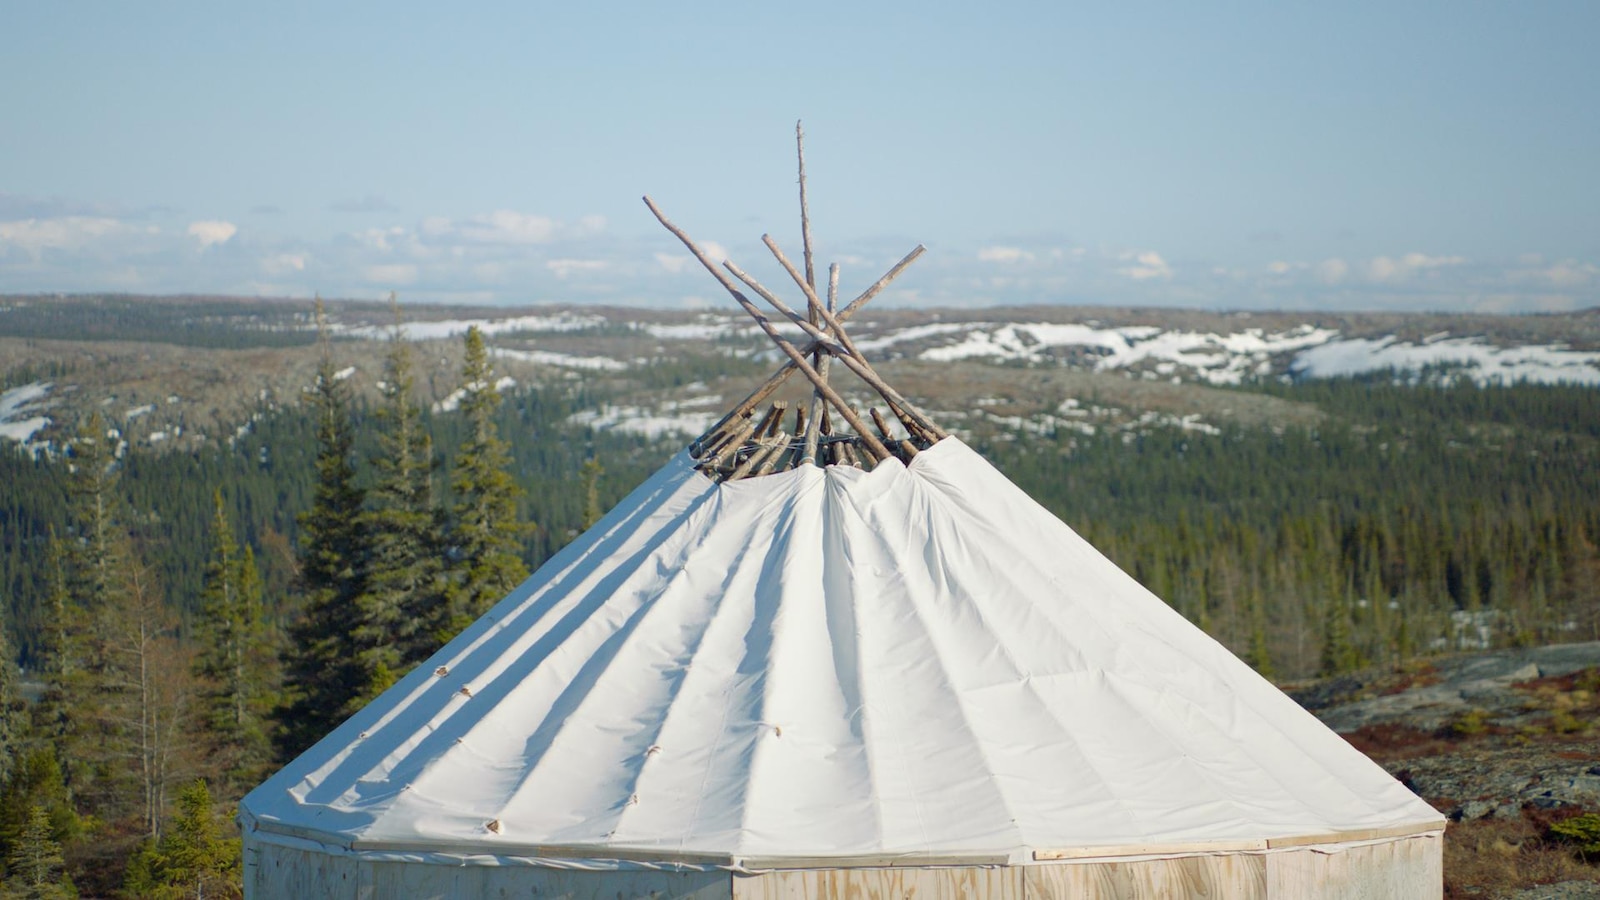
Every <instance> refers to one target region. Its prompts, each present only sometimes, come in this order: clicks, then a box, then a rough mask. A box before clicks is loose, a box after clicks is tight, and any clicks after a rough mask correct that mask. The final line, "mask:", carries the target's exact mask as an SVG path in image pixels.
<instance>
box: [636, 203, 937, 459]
mask: <svg viewBox="0 0 1600 900" xmlns="http://www.w3.org/2000/svg"><path fill="white" fill-rule="evenodd" d="M644 199H645V203H646V204H649V203H650V198H649V197H646V198H644ZM926 249H927V248H925V247H923V246H922V245H921V244H918V245H917V246H916V247H915V248H913V249H912V251H911V252H910V253H907V254H906V255H905V256H904V257H902V258H901V259H900V261H899V262H897V263H895V264H894V266H892V267H891V268H890V269H889V271H888V272H885V273H884V275H883V277H882V278H879V279H878V280H877V281H875V282H873V284H872V286H871V287H869V288H867V289H866V290H864V291H862V292H861V293H860V294H859V295H858V296H857V297H856V298H855V299H854V300H852V301H850V303H849V305H847V306H845V308H844V309H841V310H839V313H838V315H837V316H836V318H837V319H838V320H839V321H840V322H847V321H849V320H850V317H851V316H854V315H855V314H856V313H857V312H858V311H860V309H861V307H863V306H866V305H867V303H868V302H869V301H871V300H872V298H874V297H876V296H878V295H879V294H880V293H882V292H883V290H884V288H886V287H888V286H889V284H890V283H891V282H893V281H894V280H895V279H896V278H898V277H900V273H901V272H904V271H905V270H906V269H907V268H908V267H910V265H911V264H912V263H913V262H916V260H917V257H919V256H921V255H922V254H923V253H924V252H926ZM818 349H820V348H819V347H818V346H817V343H816V342H815V341H812V342H811V343H810V344H808V345H807V346H806V349H805V353H806V355H807V356H810V355H812V354H813V353H815V352H817V350H818ZM796 371H797V369H796V368H795V365H794V363H792V362H789V361H787V360H785V361H784V363H783V365H781V366H779V367H778V370H777V371H776V372H773V373H772V374H771V375H769V376H768V377H767V380H766V381H764V382H762V383H761V386H760V387H758V388H756V389H755V390H753V391H751V392H750V395H749V396H747V397H745V398H744V400H743V401H741V402H740V403H739V404H738V405H737V406H735V407H734V408H733V409H731V410H729V411H728V412H727V414H726V415H724V416H723V417H722V418H721V419H718V420H717V423H716V424H715V425H712V426H711V427H710V428H708V429H706V431H705V433H704V434H702V435H700V437H698V438H696V439H695V441H694V443H693V444H690V445H689V446H690V450H691V451H692V452H694V454H695V455H696V456H698V455H699V454H701V453H704V452H705V442H706V439H707V438H709V437H710V436H711V435H713V434H715V433H717V432H718V431H721V430H722V429H723V428H724V427H726V426H727V424H728V423H729V422H731V421H733V419H734V417H735V416H740V415H745V414H747V413H748V412H749V411H750V410H752V409H755V408H756V406H757V405H758V404H760V403H761V402H762V401H763V400H766V399H767V398H768V397H770V396H772V395H773V394H774V393H775V392H777V390H778V388H780V387H783V384H784V382H786V381H788V380H789V378H790V376H792V375H794V373H795V372H796Z"/></svg>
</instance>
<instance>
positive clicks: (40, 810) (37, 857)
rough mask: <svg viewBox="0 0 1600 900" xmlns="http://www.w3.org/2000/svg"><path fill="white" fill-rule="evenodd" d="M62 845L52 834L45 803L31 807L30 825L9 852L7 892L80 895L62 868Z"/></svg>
mask: <svg viewBox="0 0 1600 900" xmlns="http://www.w3.org/2000/svg"><path fill="white" fill-rule="evenodd" d="M63 865H65V860H64V859H63V858H62V856H61V845H60V844H59V843H57V842H56V840H55V838H54V837H53V836H52V835H51V828H50V816H49V814H48V813H47V812H46V810H45V808H44V807H42V806H33V807H30V808H29V810H28V820H27V825H26V826H25V827H24V828H23V830H22V833H21V834H20V835H18V837H17V840H16V841H15V842H14V843H13V844H12V846H11V852H10V853H9V854H7V856H6V870H7V872H8V873H9V874H8V876H7V878H6V881H5V888H6V896H8V897H17V898H29V900H32V898H38V900H54V898H57V897H60V898H66V897H76V896H78V892H77V891H75V890H73V889H72V881H71V879H68V878H67V877H66V876H64V875H63V874H62V872H61V869H62V866H63Z"/></svg>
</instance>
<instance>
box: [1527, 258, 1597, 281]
mask: <svg viewBox="0 0 1600 900" xmlns="http://www.w3.org/2000/svg"><path fill="white" fill-rule="evenodd" d="M1539 274H1540V275H1541V276H1543V277H1544V279H1545V280H1546V281H1549V282H1550V283H1551V284H1553V285H1555V286H1556V287H1579V286H1582V285H1585V284H1588V283H1589V282H1591V281H1594V280H1595V278H1596V277H1597V276H1600V268H1597V267H1596V266H1595V265H1594V264H1593V263H1580V262H1578V261H1576V260H1571V259H1567V260H1562V261H1561V262H1558V263H1556V264H1555V265H1553V266H1550V267H1549V268H1547V269H1543V270H1541V271H1540V273H1539Z"/></svg>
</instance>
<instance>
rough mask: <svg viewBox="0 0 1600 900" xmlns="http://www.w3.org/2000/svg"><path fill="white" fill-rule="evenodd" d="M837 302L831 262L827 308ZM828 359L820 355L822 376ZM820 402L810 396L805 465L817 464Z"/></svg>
mask: <svg viewBox="0 0 1600 900" xmlns="http://www.w3.org/2000/svg"><path fill="white" fill-rule="evenodd" d="M838 302H839V264H838V263H833V264H832V265H830V266H828V308H829V309H830V310H831V309H832V308H833V306H834V304H836V303H838ZM829 361H830V357H828V356H824V357H822V361H821V363H820V364H819V365H818V366H817V371H818V372H819V373H821V375H822V377H823V378H827V377H828V363H829ZM822 404H823V397H822V395H821V394H817V395H815V396H814V397H812V398H811V423H810V425H809V426H808V427H807V428H806V431H805V435H806V445H805V450H804V451H802V452H801V454H800V464H801V465H806V464H808V463H809V464H810V465H816V464H817V440H818V439H819V438H820V437H821V436H822V431H821V428H822Z"/></svg>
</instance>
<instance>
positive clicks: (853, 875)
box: [733, 868, 1023, 900]
mask: <svg viewBox="0 0 1600 900" xmlns="http://www.w3.org/2000/svg"><path fill="white" fill-rule="evenodd" d="M813 898H816V900H824V898H825V900H907V898H915V900H1023V885H1022V870H1021V869H1020V868H992V869H982V868H950V869H914V868H905V869H796V870H790V871H784V872H769V873H767V874H765V875H752V876H745V877H736V878H734V879H733V900H813Z"/></svg>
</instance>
